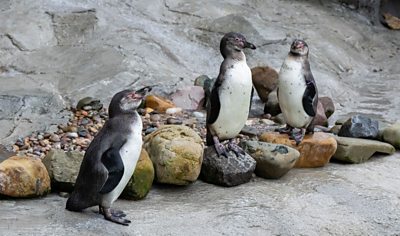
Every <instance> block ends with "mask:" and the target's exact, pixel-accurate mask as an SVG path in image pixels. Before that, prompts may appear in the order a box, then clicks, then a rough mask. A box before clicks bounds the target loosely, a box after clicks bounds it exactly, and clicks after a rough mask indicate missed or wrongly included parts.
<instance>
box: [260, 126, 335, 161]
mask: <svg viewBox="0 0 400 236" xmlns="http://www.w3.org/2000/svg"><path fill="white" fill-rule="evenodd" d="M260 141H263V142H269V143H279V144H283V145H286V146H289V147H293V148H296V149H297V150H298V151H299V152H300V157H299V159H298V160H297V162H296V164H295V166H294V167H296V168H310V167H321V166H324V165H326V164H327V163H328V162H329V160H330V159H331V157H332V156H333V154H335V152H336V148H337V143H336V140H335V138H334V137H332V136H331V135H329V134H326V133H321V132H315V133H314V134H307V135H306V136H305V137H304V139H303V141H302V142H301V143H300V144H299V145H298V146H296V142H295V141H294V140H291V139H289V137H288V135H287V134H280V133H276V132H275V133H272V132H271V133H270V132H267V133H264V134H262V135H261V136H260Z"/></svg>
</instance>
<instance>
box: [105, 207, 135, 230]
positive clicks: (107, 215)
mask: <svg viewBox="0 0 400 236" xmlns="http://www.w3.org/2000/svg"><path fill="white" fill-rule="evenodd" d="M102 211H103V215H104V219H106V220H108V221H111V222H114V223H117V224H121V225H125V226H128V225H129V223H131V221H130V220H128V219H124V218H122V217H124V216H126V215H125V214H124V213H123V212H122V211H121V212H122V214H121V215H124V216H120V217H118V216H116V215H113V213H112V212H113V210H111V208H104V207H103V208H102ZM114 212H118V211H114Z"/></svg>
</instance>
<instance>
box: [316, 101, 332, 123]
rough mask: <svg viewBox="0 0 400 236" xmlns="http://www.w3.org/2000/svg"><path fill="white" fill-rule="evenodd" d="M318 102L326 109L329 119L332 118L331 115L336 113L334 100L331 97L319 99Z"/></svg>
mask: <svg viewBox="0 0 400 236" xmlns="http://www.w3.org/2000/svg"><path fill="white" fill-rule="evenodd" d="M318 101H319V102H321V104H322V107H323V108H324V113H325V116H326V118H327V119H329V117H331V115H332V114H333V113H334V112H335V104H333V100H332V98H330V97H319V98H318Z"/></svg>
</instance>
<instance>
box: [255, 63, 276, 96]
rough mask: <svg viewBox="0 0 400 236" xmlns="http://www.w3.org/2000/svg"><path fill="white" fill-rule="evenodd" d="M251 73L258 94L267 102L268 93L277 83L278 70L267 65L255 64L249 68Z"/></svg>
mask: <svg viewBox="0 0 400 236" xmlns="http://www.w3.org/2000/svg"><path fill="white" fill-rule="evenodd" d="M251 75H252V80H253V85H254V87H255V89H256V91H257V94H258V96H259V97H260V99H261V101H263V102H264V103H265V102H267V101H268V95H269V93H270V92H272V91H273V90H274V89H276V87H277V85H278V72H276V70H275V69H273V68H271V67H269V66H257V67H254V68H252V69H251Z"/></svg>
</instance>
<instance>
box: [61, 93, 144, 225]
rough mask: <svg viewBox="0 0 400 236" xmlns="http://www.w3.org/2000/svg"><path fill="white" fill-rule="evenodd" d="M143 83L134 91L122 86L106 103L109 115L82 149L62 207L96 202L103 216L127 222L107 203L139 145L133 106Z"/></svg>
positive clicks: (130, 171)
mask: <svg viewBox="0 0 400 236" xmlns="http://www.w3.org/2000/svg"><path fill="white" fill-rule="evenodd" d="M149 90H150V88H149V87H145V88H143V89H140V90H138V91H136V92H135V91H133V90H130V89H128V90H123V91H121V92H119V93H117V94H115V95H114V96H113V98H112V100H111V103H110V106H109V110H108V113H109V119H108V120H107V121H106V122H105V124H104V126H103V128H102V129H101V130H100V131H99V133H98V134H97V135H96V137H95V138H94V139H93V141H92V142H91V143H90V145H89V147H88V149H87V150H86V153H85V156H84V158H83V160H82V163H81V167H80V170H79V174H78V177H77V179H76V183H75V188H74V191H73V192H72V193H71V196H70V197H69V198H68V200H67V204H66V209H67V210H70V211H82V210H83V209H85V208H88V207H91V206H96V205H98V206H99V213H100V214H103V215H104V218H105V219H106V220H109V221H112V222H115V223H118V224H122V225H128V224H129V223H130V222H131V221H129V220H127V219H124V218H123V217H125V216H126V215H125V214H124V213H123V212H122V211H114V210H112V209H111V205H112V204H113V202H114V201H115V200H117V198H118V197H119V195H120V194H121V193H122V190H123V189H124V188H125V186H126V184H127V183H128V181H129V179H130V178H131V176H132V174H133V172H134V170H135V167H136V163H137V161H138V159H139V156H140V152H141V149H142V120H141V117H140V116H139V114H138V113H137V111H136V109H137V108H138V107H139V106H140V104H141V102H142V100H143V97H144V96H145V93H146V92H148V91H149Z"/></svg>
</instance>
